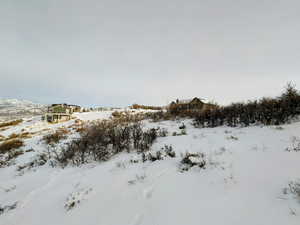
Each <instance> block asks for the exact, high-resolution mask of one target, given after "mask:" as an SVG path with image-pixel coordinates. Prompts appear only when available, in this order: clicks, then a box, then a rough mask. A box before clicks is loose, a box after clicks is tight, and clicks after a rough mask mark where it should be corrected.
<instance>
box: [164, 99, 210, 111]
mask: <svg viewBox="0 0 300 225" xmlns="http://www.w3.org/2000/svg"><path fill="white" fill-rule="evenodd" d="M204 106H205V103H204V102H203V101H202V100H201V99H199V98H193V99H186V100H179V99H177V100H176V101H173V102H171V104H170V105H169V107H168V108H169V111H170V112H171V113H176V112H180V111H200V110H202V109H203V107H204Z"/></svg>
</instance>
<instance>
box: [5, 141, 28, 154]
mask: <svg viewBox="0 0 300 225" xmlns="http://www.w3.org/2000/svg"><path fill="white" fill-rule="evenodd" d="M22 146H24V142H23V141H22V140H20V139H11V140H8V141H4V142H3V143H1V144H0V154H4V153H6V152H9V151H11V150H13V149H18V148H20V147H22Z"/></svg>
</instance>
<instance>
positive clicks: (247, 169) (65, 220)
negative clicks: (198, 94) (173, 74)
mask: <svg viewBox="0 0 300 225" xmlns="http://www.w3.org/2000/svg"><path fill="white" fill-rule="evenodd" d="M110 114H111V112H91V113H82V114H76V117H78V118H80V119H82V120H85V121H88V120H95V119H103V118H106V119H107V118H109V116H110ZM74 121H75V120H71V121H68V122H65V123H60V124H55V125H49V124H47V123H45V122H42V121H40V118H39V117H35V118H33V119H30V120H26V121H25V122H23V123H22V124H19V125H18V126H16V127H11V128H10V129H8V130H5V131H2V132H0V134H1V135H3V136H8V135H10V134H11V133H13V132H15V133H18V132H20V131H21V130H22V129H24V130H25V131H30V132H37V131H41V132H40V133H37V135H35V136H33V137H32V138H31V139H27V140H26V146H25V147H23V149H24V150H26V149H30V148H33V149H34V151H33V152H32V151H31V152H26V153H25V154H24V155H21V156H19V157H18V158H17V159H16V162H15V164H14V165H11V166H8V167H4V168H0V225H200V224H203V225H220V224H223V225H299V224H300V199H297V196H296V195H294V194H292V193H290V191H289V190H288V189H287V188H288V187H289V183H290V182H292V181H294V182H295V181H297V180H298V179H300V152H296V151H286V148H291V147H293V145H295V144H297V141H298V140H297V138H296V137H300V123H299V122H294V123H292V124H288V125H283V126H281V127H276V126H252V127H247V128H230V127H219V128H205V129H200V128H194V127H193V126H192V125H191V122H192V121H191V120H179V121H163V122H158V123H152V122H150V121H144V124H145V127H158V126H159V127H161V128H166V129H167V130H168V132H169V134H168V136H167V137H159V138H158V139H157V141H156V142H155V144H154V145H153V146H152V148H151V152H155V151H158V150H160V149H161V148H162V147H164V146H165V145H172V147H173V150H174V151H175V152H176V157H175V158H171V157H165V158H164V160H158V161H154V162H150V161H146V162H144V163H143V162H142V161H141V155H140V154H137V153H135V152H132V153H121V154H119V155H116V156H115V157H113V158H112V159H111V160H109V161H107V162H101V163H99V162H97V163H96V162H95V163H91V164H86V165H84V166H81V167H72V166H68V167H66V168H64V169H62V168H60V167H55V168H52V167H51V166H50V165H49V164H45V165H43V166H37V167H33V168H32V169H25V170H24V171H17V167H18V166H19V165H23V164H25V163H27V162H30V161H31V160H32V159H33V158H34V157H35V155H36V154H38V153H39V152H42V151H45V150H46V145H45V144H43V143H42V142H41V141H40V140H41V138H42V137H43V135H45V134H47V132H49V130H48V129H50V130H55V129H57V128H59V127H62V126H64V127H68V126H69V125H71V124H72V123H74ZM182 123H184V124H185V125H186V132H187V135H181V136H173V135H172V133H173V132H177V133H180V130H179V126H180V125H181V124H182ZM185 152H190V153H204V154H205V159H206V161H207V165H206V167H205V168H200V167H197V166H194V167H191V168H190V169H189V170H188V171H184V172H183V171H181V170H180V164H181V163H180V162H181V159H182V156H181V154H183V153H185ZM132 161H134V162H132ZM196 161H197V160H196Z"/></svg>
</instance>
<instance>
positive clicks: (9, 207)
mask: <svg viewBox="0 0 300 225" xmlns="http://www.w3.org/2000/svg"><path fill="white" fill-rule="evenodd" d="M16 208H17V202H15V203H14V204H11V205H5V206H1V205H0V215H1V214H3V213H6V212H9V211H11V210H14V209H16Z"/></svg>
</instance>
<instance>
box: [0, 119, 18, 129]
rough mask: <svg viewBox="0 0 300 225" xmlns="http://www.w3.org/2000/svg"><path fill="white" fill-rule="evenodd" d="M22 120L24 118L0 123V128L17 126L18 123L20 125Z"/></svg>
mask: <svg viewBox="0 0 300 225" xmlns="http://www.w3.org/2000/svg"><path fill="white" fill-rule="evenodd" d="M22 122H23V120H22V119H20V120H13V121H9V122H4V123H0V128H3V127H9V126H16V125H18V124H19V123H22Z"/></svg>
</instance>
